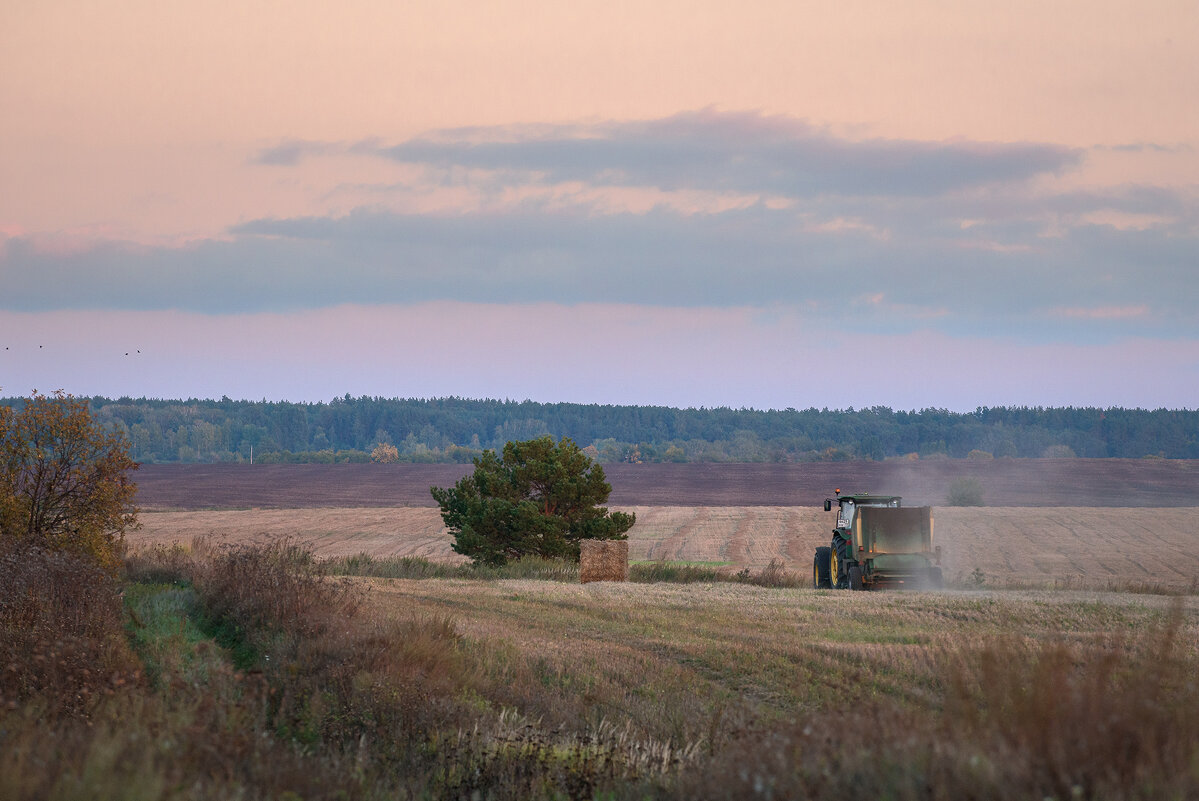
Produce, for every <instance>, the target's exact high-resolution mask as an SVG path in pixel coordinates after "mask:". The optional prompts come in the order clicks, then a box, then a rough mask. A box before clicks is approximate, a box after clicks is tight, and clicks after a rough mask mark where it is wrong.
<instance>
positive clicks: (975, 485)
mask: <svg viewBox="0 0 1199 801" xmlns="http://www.w3.org/2000/svg"><path fill="white" fill-rule="evenodd" d="M945 504H946V505H947V506H985V505H986V504H984V503H983V485H982V482H981V481H979V480H978V479H977V478H974V477H973V476H963V477H962V478H957V479H954V481H953V483H952V484H950V485H949V496H948V497H947V498H946V499H945Z"/></svg>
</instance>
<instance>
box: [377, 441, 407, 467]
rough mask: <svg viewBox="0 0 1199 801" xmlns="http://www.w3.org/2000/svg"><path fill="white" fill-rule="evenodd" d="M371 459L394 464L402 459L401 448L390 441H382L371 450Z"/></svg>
mask: <svg viewBox="0 0 1199 801" xmlns="http://www.w3.org/2000/svg"><path fill="white" fill-rule="evenodd" d="M371 461H372V462H378V463H380V464H393V463H395V462H398V461H400V449H399V448H397V447H396V446H395V445H392V444H391V443H390V442H380V443H379V444H378V445H376V446H375V449H374V450H373V451H371Z"/></svg>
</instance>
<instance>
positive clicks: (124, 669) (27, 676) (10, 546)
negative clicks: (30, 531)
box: [0, 538, 141, 720]
mask: <svg viewBox="0 0 1199 801" xmlns="http://www.w3.org/2000/svg"><path fill="white" fill-rule="evenodd" d="M140 675H141V671H140V668H139V665H138V662H137V659H136V657H135V656H134V655H133V652H132V651H131V650H130V649H129V647H128V644H127V642H126V640H125V631H124V614H123V610H122V608H121V596H120V589H119V587H118V585H117V583H116V581H115V580H114V578H113V577H112V576H111V575H110V574H109V573H108V572H106V571H105V570H103V569H101V568H99V567H98V566H97V565H96V564H95V563H94V562H92V561H90V560H87V559H83V558H80V557H78V556H74V555H72V554H68V553H63V552H61V551H48V550H45V549H43V548H39V547H37V546H35V545H33V544H31V543H28V542H14V541H12V540H6V539H3V538H0V709H2V708H4V707H5V706H13V707H15V706H16V705H19V704H31V705H32V707H33V708H35V709H36V710H38V715H39V716H41V717H43V718H46V719H49V720H54V719H57V718H59V717H61V716H63V715H66V716H87V715H89V714H90V713H91V712H92V711H94V710H95V708H96V706H97V705H98V704H99V703H100V702H101V701H102V700H103V699H104V698H105V697H106V696H109V695H111V694H112V693H113V692H114V691H116V690H118V689H120V688H121V687H125V686H129V685H131V684H134V683H136V682H137V681H138V680H139V677H140Z"/></svg>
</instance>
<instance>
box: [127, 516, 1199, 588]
mask: <svg viewBox="0 0 1199 801" xmlns="http://www.w3.org/2000/svg"><path fill="white" fill-rule="evenodd" d="M624 509H625V510H627V511H631V512H635V513H636V515H637V524H636V525H635V526H634V527H633V529H632V530H631V531H630V532H629V557H630V559H632V560H634V561H667V562H687V563H713V564H721V565H727V567H728V569H730V570H732V571H737V570H740V569H742V568H751V569H754V570H757V569H761V568H763V567H765V566H767V565H768V564H770V562H771V561H772V560H778V562H780V563H781V564H782V565H783V567H784V568H785V569H787V570H790V571H792V572H796V573H799V574H801V575H806V574H808V573H810V571H811V560H812V552H813V550H814V549H815V548H816V546H818V545H820V544H825V543H826V539H827V537H828V534H829V531H830V530H831V527H832V516H831V514H827V513H825V512H824V511H823V510H822V509H820V508H812V507H772V506H756V507H755V506H743V507H668V506H635V507H624ZM934 517H935V526H936V528H935V536H936V542H937V543H938V544H940V545H941V546H942V548H943V550H944V564H945V574H946V576H947V577H948V578H949V579H950V581H952V582H956V583H958V584H959V585H961V584H967V585H973V579H971V576H978V577H979V579H980V580H981V581H983V582H984V583H985V586H990V587H1053V586H1060V587H1074V588H1096V589H1106V588H1112V589H1119V588H1121V587H1126V588H1134V589H1142V590H1151V591H1187V590H1190V591H1193V588H1194V587H1195V585H1196V581H1197V580H1199V548H1196V547H1195V543H1196V542H1199V510H1196V509H1192V508H1166V509H1154V508H1143V509H1119V508H1078V507H1046V508H1023V507H1017V508H1002V509H996V508H955V507H944V508H937V509H936V510H935V511H934ZM141 519H142V523H143V529H142V530H141V531H139V532H137V533H135V534H134V535H133V536H132V537H131V538H130V541H131V542H133V543H135V544H147V543H178V544H188V543H190V542H191V541H192V540H193V539H194V538H196V537H198V536H204V537H210V538H211V539H212V540H213V541H214V542H218V543H221V542H223V543H232V544H241V545H251V544H253V545H264V544H270V543H273V542H278V541H279V540H281V539H283V538H292V539H295V540H297V541H300V542H303V543H304V544H305V546H306V547H308V548H310V549H311V550H312V551H313V552H314V553H315V554H316V555H317V556H318V557H321V558H330V557H344V556H352V555H355V554H360V553H364V554H368V555H370V556H374V557H396V556H420V557H424V558H427V559H432V560H435V561H441V562H449V563H459V562H461V561H463V559H462V557H460V556H458V555H457V554H455V553H453V551H451V550H450V545H451V542H452V540H451V538H450V535H449V534H448V532H446V530H445V527H444V526H443V525H442V523H441V518H440V517H439V515H438V513H437V510H436V509H429V508H412V507H401V508H393V509H387V508H368V509H253V510H246V511H221V512H149V513H143V514H142V516H141ZM975 571H978V573H975Z"/></svg>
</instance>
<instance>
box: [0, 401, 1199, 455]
mask: <svg viewBox="0 0 1199 801" xmlns="http://www.w3.org/2000/svg"><path fill="white" fill-rule="evenodd" d="M22 402H23V400H22V399H21V398H8V399H0V404H8V405H19V404H21V403H22ZM90 402H91V406H92V409H93V411H94V413H95V414H96V416H97V417H98V418H99V419H100V420H101V421H103V422H105V423H107V424H109V425H111V426H114V427H116V428H119V429H121V430H123V431H124V432H125V433H126V434H127V436H128V437H129V441H130V442H131V443H132V446H133V458H134V459H136V460H138V461H140V462H150V463H153V462H237V461H249V459H250V454H251V449H253V456H254V461H256V462H257V461H262V462H347V461H367V460H369V459H370V457H371V453H372V451H373V450H374V449H375V447H376V446H378V445H380V444H388V445H394V446H395V449H396V452H398V455H399V459H400V461H407V462H468V461H470V459H471V458H472V457H473V456H475V455H477V454H478V453H479V452H480V451H481V450H482V449H484V448H497V447H502V446H503V444H504V443H505V442H507V441H509V440H514V439H530V438H532V437H536V436H540V435H543V434H550V435H552V436H554V437H556V438H557V437H564V436H565V437H570V438H571V439H573V440H574V441H575V442H577V443H578V444H579V445H580V446H583V447H584V448H585V449H586V450H587V451H588V453H590V454H591V455H592V456H593V457H594V458H596V459H598V460H600V461H602V462H607V463H611V462H621V461H643V462H799V461H820V460H844V459H874V460H881V459H887V458H896V457H905V456H906V457H908V458H917V457H918V458H930V457H933V458H935V457H952V458H984V459H985V458H989V457H1000V458H1001V457H1041V456H1059V457H1069V456H1079V457H1134V458H1139V457H1164V458H1169V459H1196V458H1199V411H1187V410H1167V409H1158V410H1154V411H1149V410H1143V409H1118V408H1112V409H1097V408H1041V407H1036V408H1030V407H1019V408H1016V407H1004V408H980V409H977V410H976V411H973V412H966V413H960V412H950V411H946V410H944V409H923V410H921V411H906V412H905V411H894V410H892V409H888V408H884V407H874V408H870V409H857V410H855V409H846V410H829V409H805V410H796V409H786V410H782V411H757V410H752V409H727V408H718V409H672V408H668V407H661V406H600V405H585V404H573V403H534V402H532V401H523V402H516V401H499V400H470V399H464V398H438V399H433V400H419V399H387V398H369V397H359V398H353V397H350V396H349V395H346V396H345V397H343V398H339V399H337V400H334V401H332V402H329V403H287V402H266V401H261V402H259V401H241V400H230V399H228V398H222V399H221V400H219V401H214V400H187V401H180V400H158V399H146V398H140V399H136V400H134V399H131V398H120V399H118V400H110V399H107V398H101V397H96V398H91V399H90Z"/></svg>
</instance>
